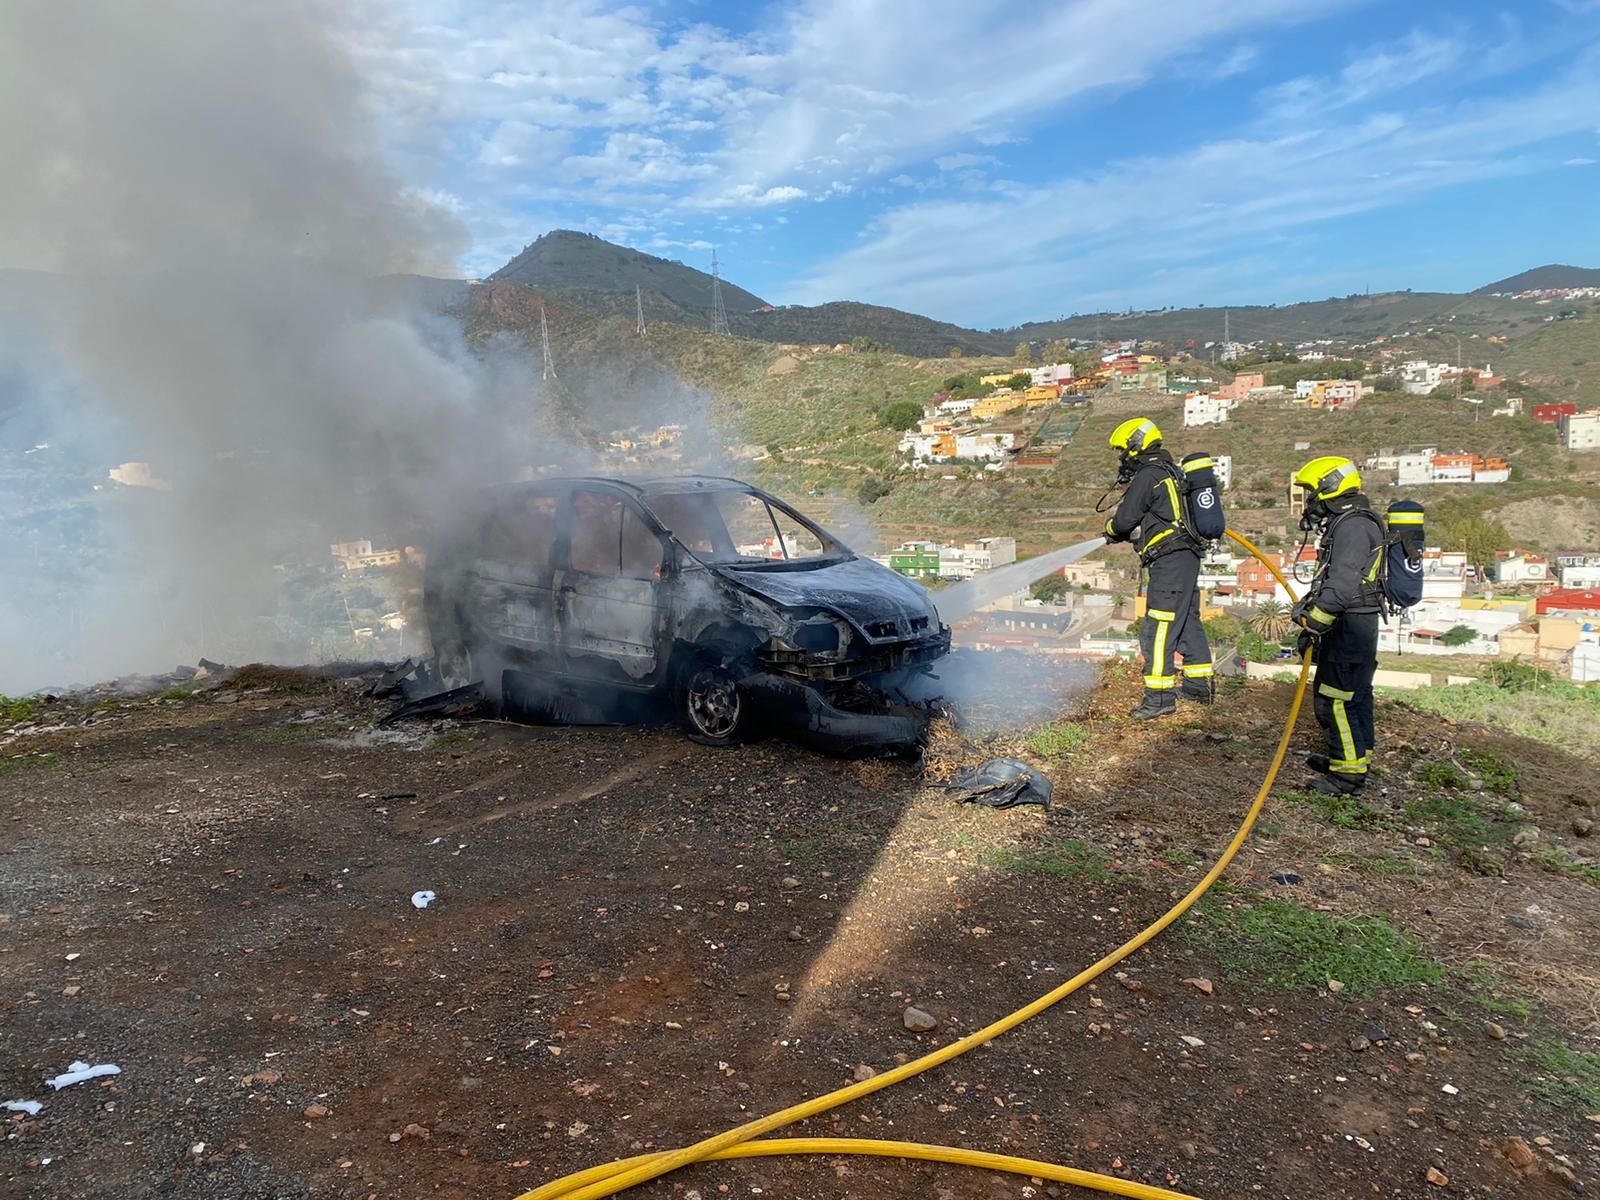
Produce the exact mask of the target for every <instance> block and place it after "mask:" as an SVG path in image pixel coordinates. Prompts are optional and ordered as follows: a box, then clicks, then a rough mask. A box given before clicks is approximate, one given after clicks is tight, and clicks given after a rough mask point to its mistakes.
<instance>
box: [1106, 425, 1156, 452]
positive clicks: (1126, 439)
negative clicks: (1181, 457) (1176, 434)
mask: <svg viewBox="0 0 1600 1200" xmlns="http://www.w3.org/2000/svg"><path fill="white" fill-rule="evenodd" d="M1160 440H1161V430H1159V429H1157V428H1156V423H1155V422H1154V421H1152V420H1150V419H1149V418H1148V417H1130V418H1129V419H1128V420H1126V421H1124V422H1123V423H1122V424H1121V425H1118V426H1117V427H1116V428H1115V429H1113V430H1112V431H1111V448H1112V449H1113V450H1121V451H1122V452H1123V453H1124V454H1138V453H1139V452H1140V451H1141V450H1148V449H1150V447H1151V446H1154V445H1155V444H1156V443H1157V442H1159V441H1160Z"/></svg>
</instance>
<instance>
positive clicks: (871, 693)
mask: <svg viewBox="0 0 1600 1200" xmlns="http://www.w3.org/2000/svg"><path fill="white" fill-rule="evenodd" d="M424 603H425V609H426V615H427V619H428V625H429V630H430V633H431V635H432V638H433V645H434V653H435V656H436V659H437V664H438V672H439V675H440V677H441V678H442V680H443V682H444V683H445V684H446V685H448V686H452V687H456V686H463V685H465V684H467V683H469V682H475V681H481V682H482V683H483V685H484V689H485V692H486V694H487V697H488V699H489V700H490V701H491V702H492V703H497V704H501V705H503V706H504V707H505V708H506V709H508V710H512V711H519V710H520V711H521V712H523V713H524V714H527V715H531V716H533V717H534V718H535V719H545V720H555V721H561V722H573V723H589V722H603V721H614V720H630V719H637V717H639V716H640V715H642V710H643V708H644V707H645V706H651V707H656V708H659V706H660V705H662V704H665V705H667V706H669V707H670V709H671V711H672V713H673V715H674V716H675V717H676V719H677V720H678V721H679V722H680V723H681V724H682V725H683V727H684V729H685V730H686V731H687V732H688V733H689V735H690V736H691V737H693V738H695V739H696V740H697V741H701V742H706V743H710V744H723V745H725V744H729V743H732V742H734V741H737V740H740V739H741V738H743V737H745V736H748V735H749V734H750V733H752V732H753V731H754V730H755V729H756V728H758V727H759V726H761V725H763V724H767V723H776V724H778V725H780V726H782V727H784V728H785V729H786V730H787V731H788V732H790V733H792V734H795V735H798V736H799V737H800V738H801V739H802V740H806V741H810V742H813V743H815V744H819V745H821V746H823V747H824V748H828V749H832V750H835V751H840V752H846V753H849V752H858V753H859V752H872V751H884V750H893V749H896V748H905V747H908V746H911V745H912V744H914V743H915V742H916V741H917V739H918V738H919V737H920V735H921V733H922V727H923V722H922V721H920V720H919V719H918V718H917V715H916V713H915V711H914V709H912V708H911V706H908V705H906V704H904V703H903V699H904V695H905V693H904V688H905V686H906V685H907V684H909V683H911V682H912V681H913V680H914V679H915V677H916V676H918V675H919V674H924V673H927V672H928V671H929V669H930V667H931V665H932V664H933V663H935V662H936V661H937V660H938V659H940V658H941V657H942V656H944V655H945V654H947V653H948V652H949V649H950V630H949V629H948V627H946V626H945V625H943V624H942V623H941V622H940V620H939V614H938V612H937V611H936V610H935V608H934V606H933V603H932V601H931V600H930V599H929V597H928V593H927V592H926V591H925V590H924V589H923V588H922V587H920V586H918V585H917V584H915V583H913V582H911V581H910V580H908V579H905V578H903V577H902V576H900V575H897V574H896V573H895V572H893V571H890V570H889V569H888V568H886V567H884V566H881V565H880V564H878V563H875V562H873V561H871V560H870V559H865V558H861V557H859V556H857V555H856V554H854V553H853V552H852V551H851V550H850V549H849V548H848V547H847V546H845V545H844V544H843V543H841V542H840V541H839V540H838V539H837V538H835V537H834V536H833V535H832V534H830V533H828V532H827V531H826V530H824V529H822V528H821V527H820V526H818V525H817V524H816V523H815V522H813V521H810V520H808V519H807V518H806V517H804V516H802V515H801V514H800V513H798V512H796V511H795V510H794V509H793V508H790V507H789V506H788V505H787V504H785V503H783V502H782V501H781V500H778V499H776V498H775V497H772V496H769V495H768V494H766V493H765V492H763V491H761V490H760V489H758V488H755V487H752V486H750V485H749V484H746V483H741V482H739V481H738V480H735V479H720V478H710V477H705V476H684V477H676V478H659V479H641V480H625V479H606V478H587V477H586V478H563V479H547V480H540V481H537V482H532V483H522V484H512V485H506V486H503V487H499V488H495V489H491V490H490V491H489V492H488V493H487V494H486V496H485V497H484V500H483V503H482V504H481V507H480V508H479V509H478V511H476V512H475V513H474V514H473V515H472V516H471V518H470V519H469V520H468V521H467V522H466V523H465V524H463V525H461V526H459V527H457V528H456V529H455V530H454V531H453V532H452V533H450V534H448V535H447V536H446V537H445V538H444V539H442V541H441V542H439V543H437V544H435V545H434V546H432V547H430V549H429V553H428V566H427V575H426V582H425V588H424Z"/></svg>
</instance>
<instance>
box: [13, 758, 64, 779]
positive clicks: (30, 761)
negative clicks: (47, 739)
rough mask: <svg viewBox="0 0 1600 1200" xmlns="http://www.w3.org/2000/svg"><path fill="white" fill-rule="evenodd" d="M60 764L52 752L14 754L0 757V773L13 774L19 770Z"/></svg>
mask: <svg viewBox="0 0 1600 1200" xmlns="http://www.w3.org/2000/svg"><path fill="white" fill-rule="evenodd" d="M60 764H61V760H60V758H59V757H57V756H56V755H54V754H48V753H47V754H16V755H13V756H11V757H10V758H0V775H14V774H17V773H18V772H20V771H42V770H46V769H48V768H50V767H55V766H59V765H60Z"/></svg>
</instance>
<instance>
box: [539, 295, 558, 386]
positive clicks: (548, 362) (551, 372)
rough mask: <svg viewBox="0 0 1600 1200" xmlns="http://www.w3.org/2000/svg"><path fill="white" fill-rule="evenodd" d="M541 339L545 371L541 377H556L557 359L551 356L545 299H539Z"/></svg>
mask: <svg viewBox="0 0 1600 1200" xmlns="http://www.w3.org/2000/svg"><path fill="white" fill-rule="evenodd" d="M539 341H540V342H542V343H543V345H544V371H543V373H542V374H541V375H540V376H539V378H540V379H554V378H555V377H556V360H555V359H553V358H551V357H550V326H549V324H548V323H546V321H545V319H544V301H543V300H541V301H539Z"/></svg>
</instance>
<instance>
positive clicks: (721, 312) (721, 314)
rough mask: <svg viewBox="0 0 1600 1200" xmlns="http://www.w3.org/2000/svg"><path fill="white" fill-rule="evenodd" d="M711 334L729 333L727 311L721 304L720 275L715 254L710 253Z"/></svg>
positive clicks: (714, 251)
mask: <svg viewBox="0 0 1600 1200" xmlns="http://www.w3.org/2000/svg"><path fill="white" fill-rule="evenodd" d="M711 332H712V333H729V332H731V331H730V330H729V329H728V310H727V308H726V307H724V305H723V303H722V275H721V273H720V269H719V267H718V266H717V252H716V250H715V249H713V250H712V251H711Z"/></svg>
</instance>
